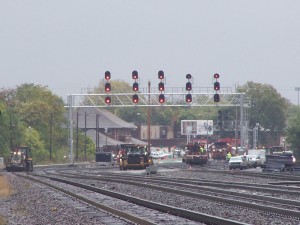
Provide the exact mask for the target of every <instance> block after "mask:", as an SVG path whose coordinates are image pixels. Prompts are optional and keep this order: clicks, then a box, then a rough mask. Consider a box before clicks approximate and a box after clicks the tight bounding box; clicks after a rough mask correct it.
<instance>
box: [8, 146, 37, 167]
mask: <svg viewBox="0 0 300 225" xmlns="http://www.w3.org/2000/svg"><path fill="white" fill-rule="evenodd" d="M6 171H7V172H17V171H25V172H32V171H33V163H32V156H31V149H30V147H27V146H21V147H20V146H17V147H16V148H14V149H13V150H12V151H11V153H10V157H9V158H8V160H7V163H6Z"/></svg>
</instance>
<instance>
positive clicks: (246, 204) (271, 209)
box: [54, 175, 300, 218]
mask: <svg viewBox="0 0 300 225" xmlns="http://www.w3.org/2000/svg"><path fill="white" fill-rule="evenodd" d="M63 176H65V177H69V178H79V179H93V180H105V181H110V182H118V183H124V184H130V185H138V186H143V187H148V188H153V189H156V190H160V191H166V192H170V193H175V194H179V195H186V196H190V197H195V198H205V199H209V200H212V201H218V202H222V203H227V204H231V205H232V204H234V205H238V206H242V207H246V208H250V209H254V210H261V211H265V212H272V213H277V214H281V215H284V216H289V217H290V216H292V217H295V218H300V212H299V211H296V210H291V209H283V208H278V207H272V206H266V205H258V204H255V203H249V202H243V201H238V200H234V199H232V198H231V199H225V198H222V197H217V196H212V195H208V194H202V193H193V192H188V191H182V190H176V189H174V188H173V187H172V188H169V187H163V186H161V185H159V186H157V185H152V184H149V183H150V182H153V179H152V178H151V179H143V178H141V177H138V178H136V179H135V180H136V181H130V179H129V178H128V177H126V178H124V179H122V177H120V176H119V177H117V178H111V177H99V176H87V175H84V176H76V175H63ZM54 179H56V178H54ZM131 179H133V178H131ZM141 181H144V182H147V183H141ZM173 181H174V180H173ZM184 182H186V181H184ZM157 183H158V184H162V183H167V184H169V185H170V182H169V181H163V180H159V181H158V182H157ZM173 184H175V183H173ZM176 185H178V184H176ZM198 185H199V183H198ZM182 186H184V185H182ZM186 187H189V186H187V185H186ZM210 191H211V190H210ZM266 199H267V198H266ZM268 200H269V201H271V200H272V201H274V199H271V198H268ZM282 202H283V201H282ZM287 203H288V202H287V201H286V202H285V203H283V204H287ZM277 204H279V203H278V202H277ZM290 204H292V202H290ZM299 204H300V203H299V202H295V205H291V206H293V207H299Z"/></svg>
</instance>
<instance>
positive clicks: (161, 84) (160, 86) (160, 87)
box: [158, 82, 165, 91]
mask: <svg viewBox="0 0 300 225" xmlns="http://www.w3.org/2000/svg"><path fill="white" fill-rule="evenodd" d="M158 90H159V91H164V90H165V85H164V83H163V82H160V83H159V84H158Z"/></svg>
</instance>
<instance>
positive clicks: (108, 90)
mask: <svg viewBox="0 0 300 225" xmlns="http://www.w3.org/2000/svg"><path fill="white" fill-rule="evenodd" d="M105 91H106V92H110V91H111V85H110V83H106V84H105Z"/></svg>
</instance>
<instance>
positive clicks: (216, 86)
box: [214, 81, 220, 91]
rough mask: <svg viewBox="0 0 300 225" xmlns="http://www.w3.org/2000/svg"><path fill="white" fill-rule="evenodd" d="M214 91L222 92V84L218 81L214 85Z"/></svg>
mask: <svg viewBox="0 0 300 225" xmlns="http://www.w3.org/2000/svg"><path fill="white" fill-rule="evenodd" d="M214 90H215V91H219V90H220V83H219V82H218V81H216V82H215V83H214Z"/></svg>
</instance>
